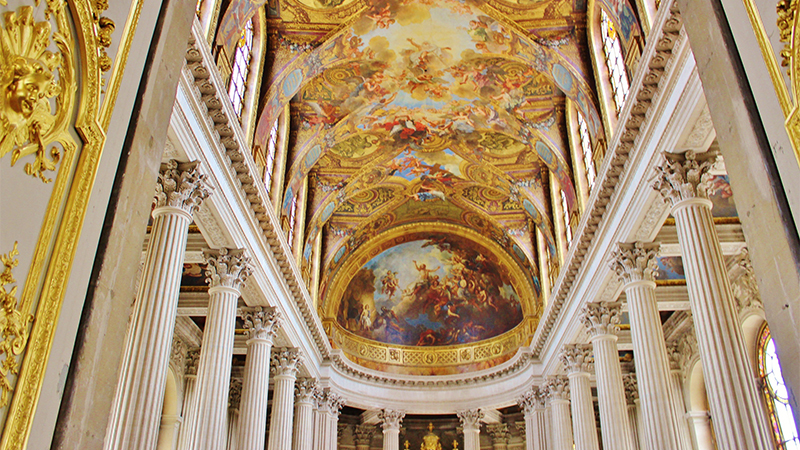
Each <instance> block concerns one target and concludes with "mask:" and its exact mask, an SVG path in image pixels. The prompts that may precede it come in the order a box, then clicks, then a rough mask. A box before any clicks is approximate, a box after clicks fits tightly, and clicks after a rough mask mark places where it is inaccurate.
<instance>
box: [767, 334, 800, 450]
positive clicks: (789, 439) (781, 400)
mask: <svg viewBox="0 0 800 450" xmlns="http://www.w3.org/2000/svg"><path fill="white" fill-rule="evenodd" d="M758 374H759V377H760V378H761V389H762V392H763V394H764V398H765V400H766V403H767V411H768V412H769V418H770V422H771V423H770V425H772V433H773V435H774V437H775V442H776V444H777V447H778V449H779V450H800V438H798V435H797V427H795V422H794V414H792V408H791V406H789V394H788V393H787V391H786V385H785V384H784V382H783V375H782V374H781V366H780V362H779V361H778V354H777V353H776V352H775V341H774V340H773V339H772V335H771V334H770V332H769V327H768V326H767V325H766V324H764V327H763V329H762V330H761V336H760V339H759V341H758Z"/></svg>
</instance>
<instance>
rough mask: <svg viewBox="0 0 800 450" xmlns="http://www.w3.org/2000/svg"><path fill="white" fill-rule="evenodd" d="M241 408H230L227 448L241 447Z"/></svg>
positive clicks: (230, 449) (233, 449) (236, 448)
mask: <svg viewBox="0 0 800 450" xmlns="http://www.w3.org/2000/svg"><path fill="white" fill-rule="evenodd" d="M238 442H239V410H238V409H233V408H230V409H229V410H228V439H227V443H226V446H225V448H226V449H227V450H238V449H239V443H238Z"/></svg>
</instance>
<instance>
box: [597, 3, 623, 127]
mask: <svg viewBox="0 0 800 450" xmlns="http://www.w3.org/2000/svg"><path fill="white" fill-rule="evenodd" d="M600 30H601V33H602V38H603V53H604V54H605V57H606V65H607V66H608V77H609V79H610V81H611V88H612V90H613V91H614V103H615V104H616V107H617V112H619V110H620V109H622V105H623V104H624V103H625V97H627V96H628V90H629V89H630V85H629V83H628V70H627V69H626V68H625V60H624V59H623V57H622V46H621V45H620V43H619V36H617V30H616V29H615V28H614V23H613V22H611V19H610V18H609V17H608V14H606V12H605V11H604V10H602V9H601V10H600Z"/></svg>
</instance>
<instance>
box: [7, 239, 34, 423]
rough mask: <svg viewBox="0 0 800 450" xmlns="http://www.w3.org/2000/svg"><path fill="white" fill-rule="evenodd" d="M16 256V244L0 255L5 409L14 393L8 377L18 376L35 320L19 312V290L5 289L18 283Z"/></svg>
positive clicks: (15, 288) (15, 287) (14, 288)
mask: <svg viewBox="0 0 800 450" xmlns="http://www.w3.org/2000/svg"><path fill="white" fill-rule="evenodd" d="M17 255H19V252H18V251H17V243H16V242H14V248H13V249H12V250H11V251H10V252H8V253H7V254H5V255H0V262H2V263H3V266H4V269H3V272H2V273H0V307H1V308H0V357H2V356H5V359H4V360H3V361H2V363H0V407H5V406H6V405H8V403H9V401H10V400H11V392H12V391H13V389H12V386H11V382H10V381H9V379H8V377H9V374H11V375H17V374H18V373H19V362H18V361H17V357H18V356H19V355H20V353H22V349H23V348H25V343H26V342H27V340H28V325H29V324H30V322H31V321H33V316H31V315H30V314H26V313H23V312H21V311H20V310H19V309H18V305H17V286H14V287H12V288H11V291H8V290H7V289H6V287H7V286H8V285H11V284H14V283H16V282H17V280H15V279H14V273H13V272H12V270H13V269H14V268H15V267H17V264H19V261H18V260H17V258H16V256H17Z"/></svg>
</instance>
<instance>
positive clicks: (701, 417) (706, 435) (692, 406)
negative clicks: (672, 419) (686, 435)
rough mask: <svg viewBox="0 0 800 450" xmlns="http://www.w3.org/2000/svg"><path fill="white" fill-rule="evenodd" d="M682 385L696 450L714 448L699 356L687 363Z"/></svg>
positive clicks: (715, 446) (713, 449) (711, 449)
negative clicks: (685, 378) (684, 381)
mask: <svg viewBox="0 0 800 450" xmlns="http://www.w3.org/2000/svg"><path fill="white" fill-rule="evenodd" d="M684 386H687V387H688V389H686V388H685V389H686V390H687V392H686V396H687V402H686V404H687V405H688V408H687V409H688V410H689V411H688V413H687V416H688V418H689V420H690V425H689V429H690V430H691V431H692V435H693V436H694V441H695V445H696V447H695V448H696V449H697V450H716V449H717V445H716V442H715V439H714V430H713V427H712V424H711V418H710V415H709V410H708V397H707V395H706V383H705V375H704V374H703V366H702V364H701V363H700V359H699V358H695V360H694V361H693V362H692V363H690V364H689V370H688V377H687V380H686V383H685V384H684Z"/></svg>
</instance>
